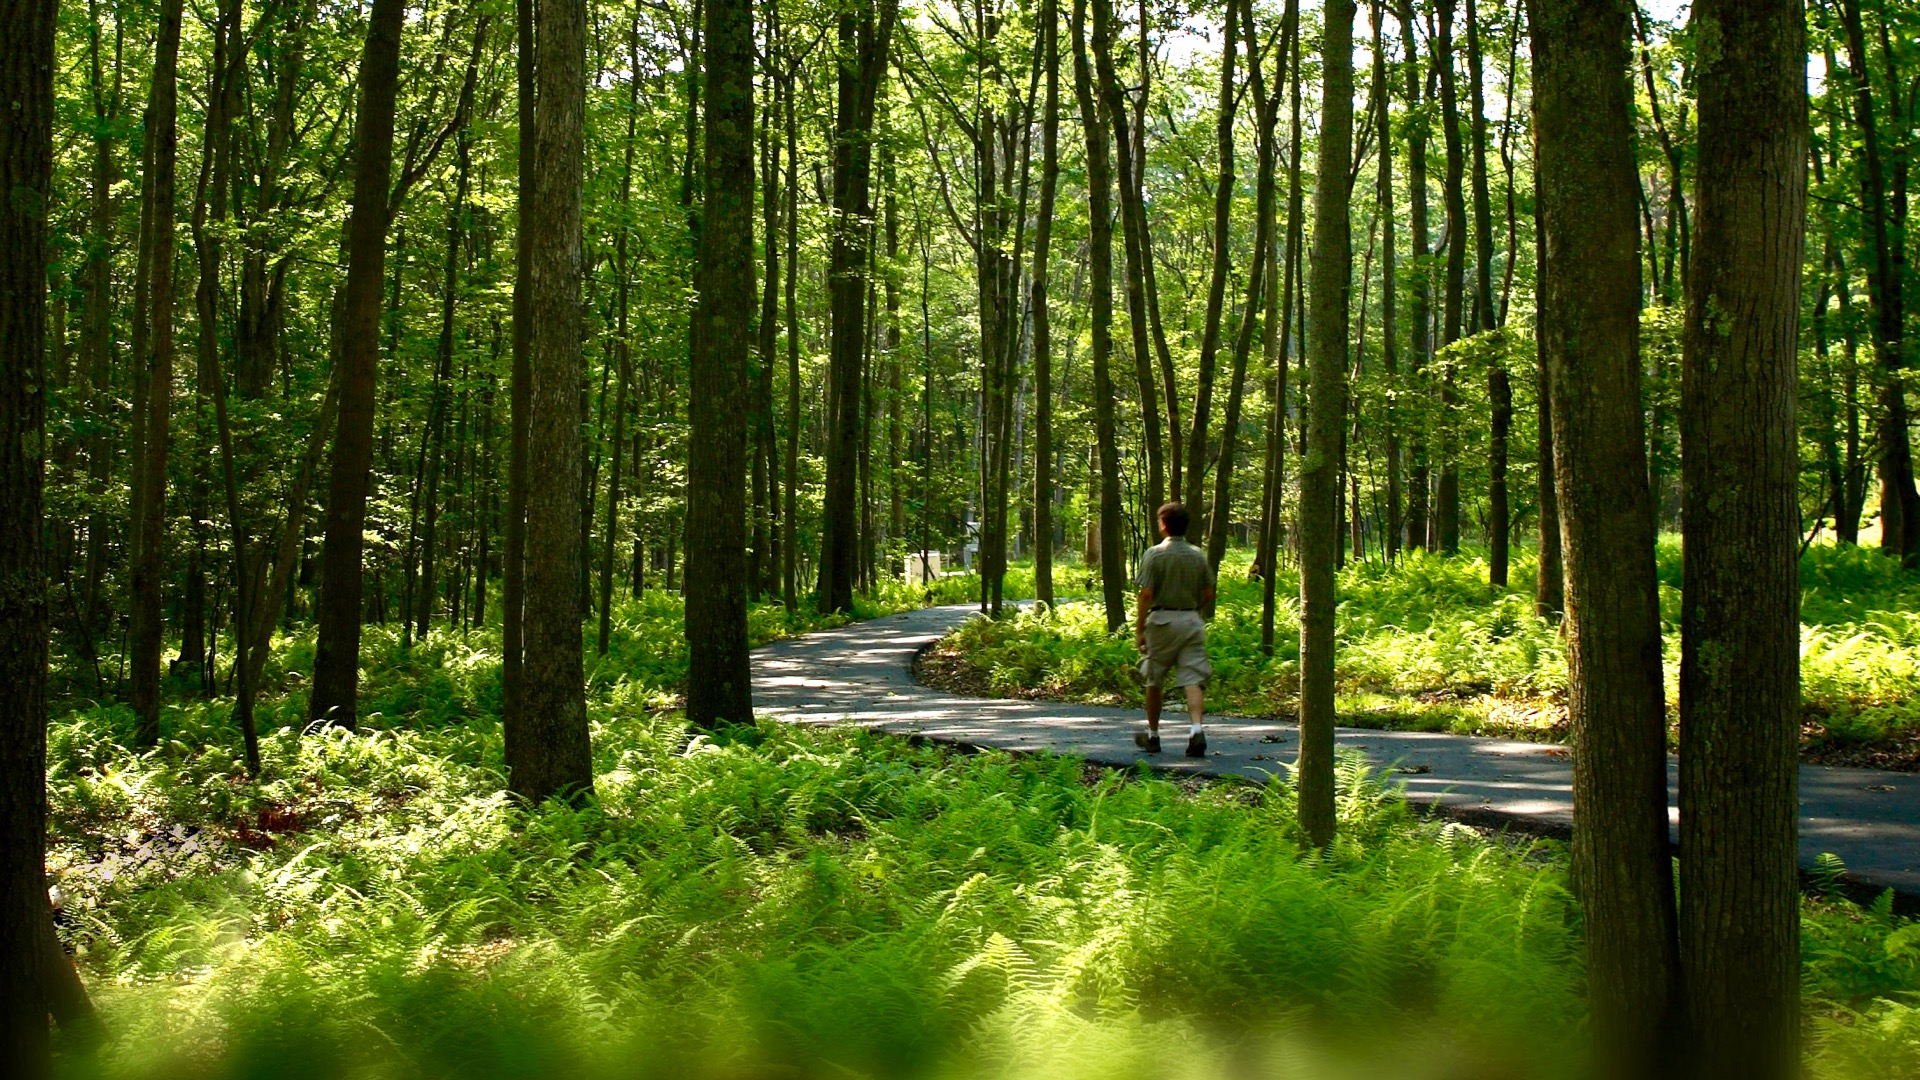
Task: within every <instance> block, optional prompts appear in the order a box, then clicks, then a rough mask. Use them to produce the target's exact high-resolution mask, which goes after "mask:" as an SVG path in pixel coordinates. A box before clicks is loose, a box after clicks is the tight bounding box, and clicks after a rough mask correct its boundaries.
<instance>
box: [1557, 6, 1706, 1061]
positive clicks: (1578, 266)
mask: <svg viewBox="0 0 1920 1080" xmlns="http://www.w3.org/2000/svg"><path fill="white" fill-rule="evenodd" d="M1628 12H1629V9H1628V7H1627V6H1626V5H1624V4H1621V3H1619V2H1618V0H1579V2H1577V3H1564V4H1562V3H1550V2H1547V0H1535V2H1534V3H1531V4H1530V5H1529V10H1528V14H1529V21H1530V24H1531V28H1532V35H1533V58H1534V95H1533V102H1534V110H1535V128H1534V130H1535V132H1536V133H1537V134H1536V139H1537V151H1536V156H1537V158H1538V161H1539V165H1538V168H1539V176H1540V181H1539V182H1540V214H1541V218H1542V220H1543V223H1544V230H1543V231H1544V241H1545V244H1546V271H1547V273H1546V279H1545V284H1544V286H1543V287H1542V294H1543V296H1542V300H1543V303H1542V306H1541V311H1540V321H1541V325H1542V326H1544V327H1545V328H1546V330H1545V335H1546V359H1547V366H1548V377H1549V381H1550V383H1551V386H1550V392H1551V396H1552V407H1553V420H1554V467H1555V480H1556V483H1557V485H1558V488H1559V492H1560V528H1561V534H1562V537H1563V540H1564V543H1565V551H1566V601H1567V617H1568V621H1569V632H1568V635H1567V668H1568V673H1569V680H1568V682H1569V686H1568V702H1567V711H1568V714H1569V717H1570V719H1571V720H1572V724H1573V748H1574V749H1573V769H1574V775H1573V785H1574V838H1573V874H1574V883H1575V886H1576V888H1577V889H1578V891H1579V893H1580V896H1581V899H1582V902H1583V910H1584V914H1585V920H1586V928H1587V978H1588V986H1589V989H1588V999H1589V1006H1590V1009H1591V1014H1592V1021H1591V1023H1592V1026H1593V1037H1594V1045H1595V1047H1596V1048H1598V1050H1599V1052H1600V1054H1601V1060H1600V1062H1599V1065H1600V1068H1601V1071H1602V1073H1603V1075H1611V1076H1619V1077H1653V1076H1660V1075H1665V1074H1666V1073H1667V1072H1668V1071H1670V1064H1671V1057H1670V1051H1671V1050H1672V1047H1671V1045H1670V1040H1671V1036H1672V1034H1673V1016H1674V1010H1675V1007H1676V1004H1677V999H1676V994H1677V986H1676V977H1677V973H1678V955H1677V949H1678V946H1677V938H1676V929H1675V913H1674V899H1673V877H1672V851H1671V849H1670V847H1669V844H1668V838H1667V754H1666V701H1665V698H1664V692H1663V690H1662V685H1661V675H1660V604H1659V595H1658V591H1657V587H1656V582H1655V577H1654V564H1653V538H1654V533H1653V506H1652V495H1651V493H1650V492H1649V490H1648V488H1647V482H1646V476H1647V465H1646V431H1645V425H1644V420H1643V418H1642V414H1641V409H1640V365H1639V309H1640V257H1639V252H1638V251H1637V250H1636V249H1637V247H1638V232H1637V231H1636V229H1635V227H1634V211H1635V205H1636V198H1637V189H1638V185H1639V179H1638V176H1637V174H1636V172H1635V166H1634V154H1633V129H1632V116H1633V102H1632V99H1631V97H1630V96H1629V94H1630V90H1629V88H1630V86H1631V84H1630V82H1629V81H1628V77H1627V64H1628V50H1627V42H1628V32H1629V31H1628V22H1627V20H1628V17H1629V15H1628Z"/></svg>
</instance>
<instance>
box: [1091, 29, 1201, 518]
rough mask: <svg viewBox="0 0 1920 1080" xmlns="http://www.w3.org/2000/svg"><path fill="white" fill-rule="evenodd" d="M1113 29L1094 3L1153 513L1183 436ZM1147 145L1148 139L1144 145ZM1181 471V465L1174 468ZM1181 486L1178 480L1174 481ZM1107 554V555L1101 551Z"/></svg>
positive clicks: (1138, 163) (1097, 62)
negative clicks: (1163, 382) (1163, 413)
mask: <svg viewBox="0 0 1920 1080" xmlns="http://www.w3.org/2000/svg"><path fill="white" fill-rule="evenodd" d="M1118 32H1119V31H1118V27H1116V26H1115V25H1114V18H1113V0H1093V26H1092V33H1093V42H1092V45H1093V49H1094V57H1093V60H1094V66H1095V74H1096V75H1097V77H1098V80H1099V83H1098V92H1099V94H1100V102H1101V108H1102V109H1103V111H1104V113H1105V115H1106V118H1107V122H1108V124H1109V125H1110V126H1111V128H1112V132H1113V144H1112V153H1113V156H1114V161H1115V164H1116V165H1117V167H1118V168H1117V171H1118V174H1119V182H1120V234H1121V239H1122V241H1123V246H1124V247H1125V250H1126V260H1127V321H1128V328H1129V329H1130V330H1131V331H1132V333H1133V373H1134V381H1135V382H1136V383H1137V384H1138V386H1139V393H1140V420H1141V424H1142V430H1143V431H1144V439H1145V442H1144V443H1143V446H1142V449H1143V450H1144V452H1145V454H1146V459H1147V490H1146V497H1147V503H1148V506H1147V510H1148V512H1149V513H1151V512H1152V511H1153V510H1154V509H1156V508H1157V507H1158V506H1159V505H1160V504H1161V503H1162V502H1165V501H1166V498H1167V462H1166V451H1165V447H1166V446H1167V445H1169V444H1172V445H1178V443H1179V441H1180V434H1179V432H1178V431H1177V430H1174V429H1175V428H1177V426H1178V424H1177V417H1178V411H1177V410H1176V409H1174V408H1172V407H1171V405H1169V407H1168V409H1167V414H1168V420H1167V423H1168V428H1169V430H1168V432H1167V434H1166V435H1165V436H1164V438H1165V440H1166V441H1165V442H1162V438H1163V436H1162V435H1161V432H1160V413H1159V412H1158V409H1159V407H1160V406H1159V403H1158V402H1157V401H1156V400H1155V397H1156V392H1155V387H1154V377H1153V360H1152V356H1153V353H1152V349H1153V346H1152V343H1151V342H1150V341H1149V340H1148V331H1149V327H1150V325H1151V322H1152V317H1151V316H1150V315H1149V313H1148V308H1149V307H1151V306H1153V305H1156V304H1158V303H1159V300H1158V298H1157V297H1155V296H1154V295H1153V294H1152V289H1151V286H1150V285H1149V284H1148V283H1147V273H1148V270H1147V265H1148V262H1149V260H1150V259H1151V256H1150V255H1149V254H1148V248H1147V244H1148V243H1149V241H1148V239H1147V232H1148V225H1147V220H1146V205H1145V198H1144V196H1143V194H1142V191H1141V183H1142V178H1141V176H1140V172H1141V167H1142V166H1144V165H1145V162H1144V161H1135V160H1134V149H1135V143H1134V140H1133V136H1132V135H1131V134H1130V133H1129V130H1128V120H1127V102H1126V91H1125V89H1124V88H1123V87H1122V86H1121V85H1120V77H1119V75H1118V74H1117V73H1116V72H1115V70H1114V65H1113V39H1114V37H1115V36H1116V35H1117V34H1118ZM1145 145H1146V143H1145V141H1144V139H1143V140H1142V141H1141V142H1140V143H1139V146H1140V147H1144V146H1145ZM1167 394H1168V398H1167V400H1168V402H1169V403H1170V402H1172V400H1173V397H1172V394H1173V388H1172V387H1168V388H1167ZM1174 472H1175V473H1176V474H1177V473H1178V472H1179V466H1178V465H1175V466H1174ZM1174 482H1175V483H1176V484H1177V483H1179V481H1178V479H1176V480H1175V481H1174ZM1102 554H1103V556H1104V554H1105V552H1102Z"/></svg>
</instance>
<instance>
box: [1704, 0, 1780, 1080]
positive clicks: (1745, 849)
mask: <svg viewBox="0 0 1920 1080" xmlns="http://www.w3.org/2000/svg"><path fill="white" fill-rule="evenodd" d="M1693 19H1694V23H1693V25H1694V27H1695V29H1696V31H1697V32H1698V33H1701V34H1703V35H1704V34H1714V35H1715V37H1716V38H1717V40H1718V41H1719V42H1720V43H1721V47H1720V49H1719V51H1716V52H1710V53H1709V52H1706V51H1703V52H1702V54H1701V56H1700V59H1699V65H1698V67H1697V68H1696V69H1695V71H1694V79H1695V86H1696V87H1697V89H1698V93H1699V102H1700V125H1699V138H1700V143H1699V164H1698V168H1699V177H1698V186H1697V188H1696V192H1697V194H1696V206H1695V212H1696V214H1697V215H1698V218H1697V229H1696V232H1695V235H1694V237H1693V251H1692V255H1693V265H1692V268H1691V270H1690V271H1689V273H1688V276H1687V280H1688V297H1687V301H1688V302H1687V326H1686V357H1685V364H1686V367H1685V382H1684V384H1683V394H1684V397H1683V402H1682V431H1683V437H1682V440H1681V447H1682V455H1683V459H1682V464H1683V468H1684V477H1685V483H1686V490H1687V491H1689V492H1695V493H1707V492H1710V493H1712V495H1711V497H1706V498H1689V499H1687V500H1686V506H1685V510H1684V518H1683V527H1684V535H1685V541H1686V550H1687V560H1686V570H1685V581H1684V583H1683V595H1684V603H1683V605H1682V609H1683V610H1684V611H1685V613H1686V614H1685V618H1684V620H1683V621H1682V624H1681V634H1682V637H1681V657H1680V762H1681V774H1680V849H1681V850H1682V851H1683V852H1685V853H1686V858H1685V860H1684V861H1683V862H1682V863H1681V869H1680V875H1681V886H1682V888H1681V891H1680V956H1681V962H1682V972H1683V977H1682V979H1681V983H1682V985H1683V986H1685V988H1686V1011H1687V1022H1688V1025H1689V1035H1690V1037H1691V1040H1692V1042H1693V1050H1694V1052H1695V1053H1696V1054H1697V1055H1698V1056H1697V1059H1696V1068H1695V1070H1694V1075H1695V1076H1699V1077H1712V1078H1720V1077H1725V1078H1728V1080H1732V1078H1736V1077H1738V1078H1741V1080H1788V1078H1791V1077H1796V1076H1799V1075H1800V1054H1799V1038H1798V1036H1799V1031H1800V1021H1801V1014H1800V918H1799V916H1800V895H1799V880H1798V869H1799V863H1798V858H1797V831H1796V830H1797V826H1798V819H1799V793H1798V780H1799V772H1800V770H1799V749H1800V576H1799V563H1800V558H1799V545H1800V508H1799V491H1798V485H1799V473H1800V452H1799V429H1798V424H1797V416H1798V413H1797V408H1798V403H1797V400H1796V397H1797V389H1798V370H1799V369H1798V360H1799V357H1798V339H1799V316H1800V264H1801V256H1802V248H1803V246H1804V235H1805V217H1804V215H1805V211H1806V192H1807V174H1806V168H1807V165H1806V163H1807V138H1808V132H1807V95H1806V81H1805V79H1804V77H1803V75H1802V73H1801V69H1802V66H1803V65H1804V63H1805V58H1806V55H1807V50H1806V24H1805V21H1804V18H1803V15H1802V12H1801V8H1800V5H1799V4H1798V3H1797V2H1795V0H1704V2H1703V3H1701V4H1700V5H1699V6H1698V7H1697V8H1696V9H1695V11H1694V14H1693ZM1715 31H1717V34H1715Z"/></svg>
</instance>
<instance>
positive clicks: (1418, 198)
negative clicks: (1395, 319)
mask: <svg viewBox="0 0 1920 1080" xmlns="http://www.w3.org/2000/svg"><path fill="white" fill-rule="evenodd" d="M1394 13H1395V17H1396V19H1397V20H1398V21H1399V23H1400V44H1401V49H1402V51H1403V52H1405V53H1406V60H1405V63H1406V68H1407V195H1408V212H1407V231H1408V234H1409V239H1410V240H1411V241H1412V245H1413V258H1414V263H1413V295H1412V296H1411V297H1409V298H1408V299H1409V302H1408V305H1407V326H1408V329H1409V331H1410V332H1411V334H1412V339H1411V340H1410V341H1409V342H1408V343H1407V344H1408V348H1407V370H1408V373H1409V374H1410V375H1411V376H1412V377H1413V386H1414V389H1415V392H1416V393H1420V394H1425V393H1426V392H1427V391H1426V387H1427V383H1426V380H1425V378H1423V375H1424V373H1425V371H1426V369H1427V365H1428V362H1429V361H1431V360H1432V359H1433V330H1432V327H1433V267H1432V264H1431V259H1432V257H1433V242H1432V240H1431V239H1430V238H1429V237H1428V220H1427V219H1428V217H1429V215H1428V212H1427V133H1428V130H1429V125H1430V124H1431V120H1430V119H1429V118H1428V116H1427V113H1426V111H1425V109H1426V107H1425V105H1423V103H1422V102H1421V95H1420V88H1421V74H1420V51H1419V42H1418V40H1417V38H1416V28H1417V26H1418V23H1417V22H1416V20H1415V19H1414V14H1413V3H1412V0H1397V3H1396V5H1395V7H1394ZM1437 62H1438V61H1436V63H1437ZM1428 104H1430V103H1428ZM1410 434H1411V438H1410V439H1409V440H1408V444H1407V546H1408V547H1410V548H1420V549H1423V550H1429V551H1430V550H1432V549H1433V547H1434V545H1435V541H1436V538H1435V537H1434V536H1433V535H1432V534H1431V533H1432V530H1431V525H1432V516H1433V514H1432V508H1431V503H1430V498H1429V488H1430V486H1431V480H1432V477H1431V474H1430V471H1429V462H1428V459H1427V432H1426V430H1425V424H1424V423H1422V422H1418V421H1416V423H1415V426H1414V429H1413V431H1412V432H1411V433H1410Z"/></svg>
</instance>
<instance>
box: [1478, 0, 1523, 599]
mask: <svg viewBox="0 0 1920 1080" xmlns="http://www.w3.org/2000/svg"><path fill="white" fill-rule="evenodd" d="M1483 81H1484V71H1483V67H1482V64H1481V48H1480V12H1479V5H1478V3H1477V0H1467V88H1468V94H1467V100H1468V102H1469V103H1470V104H1471V107H1472V109H1473V115H1472V116H1470V117H1469V118H1468V120H1469V121H1470V123H1471V133H1472V138H1473V243H1474V255H1473V304H1474V311H1475V315H1474V322H1475V323H1476V324H1477V325H1478V329H1479V331H1480V332H1481V333H1486V332H1488V331H1490V330H1493V329H1495V328H1496V327H1497V326H1499V317H1498V315H1497V314H1496V312H1495V311H1494V307H1493V199H1492V196H1491V195H1490V194H1489V192H1488V191H1487V105H1486V94H1485V92H1484V90H1483V89H1482V83H1483ZM1487 397H1488V400H1489V401H1490V402H1491V403H1492V406H1493V415H1492V418H1491V419H1492V424H1491V426H1490V427H1489V428H1488V441H1487V565H1488V570H1487V577H1488V580H1489V581H1490V582H1491V583H1492V584H1493V585H1494V586H1495V587H1496V588H1505V587H1506V584H1507V563H1508V560H1509V558H1510V556H1511V552H1510V548H1511V544H1512V534H1513V519H1512V511H1511V510H1510V509H1509V508H1508V506H1507V436H1508V433H1509V432H1510V431H1511V430H1512V428H1513V382H1512V380H1511V379H1509V378H1508V377H1507V368H1506V361H1505V360H1504V359H1503V355H1502V354H1500V353H1496V354H1495V355H1494V356H1492V357H1491V358H1490V359H1489V360H1488V364H1487Z"/></svg>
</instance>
